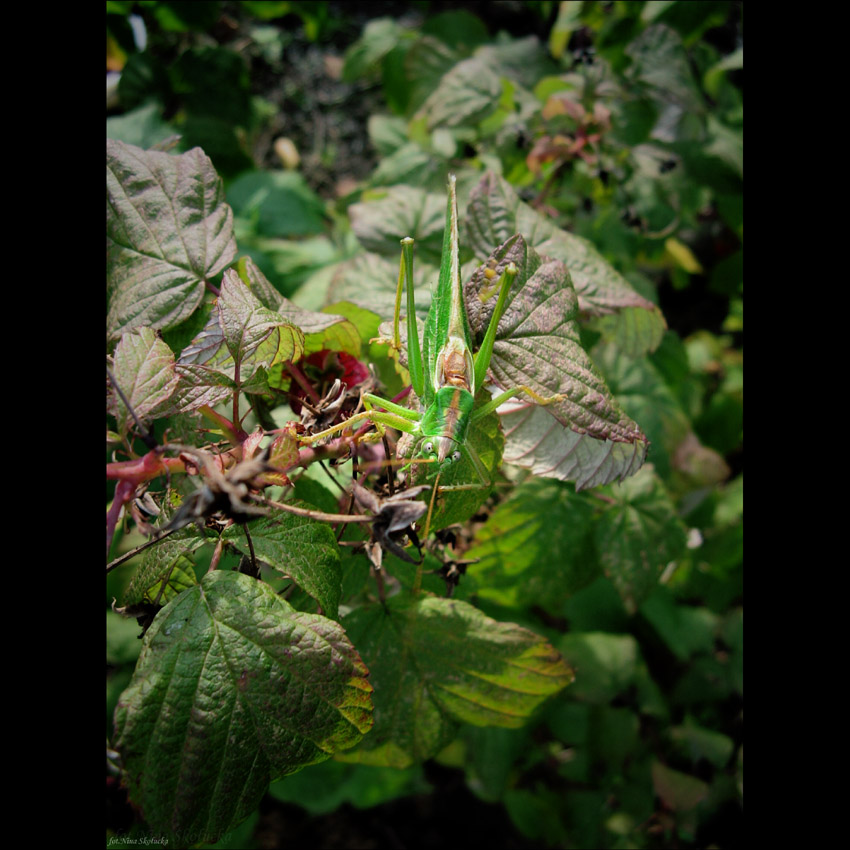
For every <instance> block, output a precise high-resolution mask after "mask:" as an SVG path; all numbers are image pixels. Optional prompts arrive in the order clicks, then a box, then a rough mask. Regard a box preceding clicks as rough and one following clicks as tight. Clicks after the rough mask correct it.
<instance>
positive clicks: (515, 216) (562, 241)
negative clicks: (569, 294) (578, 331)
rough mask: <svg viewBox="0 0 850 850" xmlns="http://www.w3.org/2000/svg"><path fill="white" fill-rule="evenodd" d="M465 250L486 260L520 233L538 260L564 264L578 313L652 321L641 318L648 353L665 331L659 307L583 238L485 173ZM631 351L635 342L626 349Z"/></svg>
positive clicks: (474, 198) (472, 203) (470, 213)
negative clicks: (634, 315)
mask: <svg viewBox="0 0 850 850" xmlns="http://www.w3.org/2000/svg"><path fill="white" fill-rule="evenodd" d="M465 224H466V234H467V239H468V240H469V241H468V246H467V247H469V248H471V249H472V250H474V251H475V254H476V257H478V258H484V257H488V256H489V255H490V253H491V252H492V251H493V250H494V249H495V248H496V247H497V246H499V245H502V244H503V243H504V242H505V241H507V240H508V239H509V238H510V237H511V236H513V235H514V234H515V233H521V234H522V235H523V237H524V238H525V239H526V241H527V242H528V244H529V246H530V247H532V248H535V249H536V250H537V251H538V252H539V253H540V254H541V255H543V256H546V257H551V258H553V259H556V260H561V261H562V262H563V263H565V264H566V266H567V268H568V269H569V272H570V276H571V278H572V282H573V286H574V287H575V290H576V293H577V295H578V306H579V310H580V311H581V313H582V314H587V315H591V316H594V315H595V316H604V315H607V314H609V313H614V312H619V311H623V310H630V309H639V310H643V311H647V312H648V313H649V315H650V317H651V321H649V322H648V321H647V320H646V318H644V317H641V318H639V319H638V320H637V321H638V322H640V323H641V326H645V327H643V330H642V336H643V339H644V345H646V350H649V348H650V347H651V346H652V345H653V344H655V345H657V344H658V342H659V341H660V331H663V328H664V327H665V323H664V317H663V316H662V315H661V312H660V311H659V310H658V308H657V307H656V306H655V305H654V304H653V303H652V302H650V301H647V300H646V299H645V298H643V297H642V296H641V295H639V294H638V293H637V292H635V290H634V289H633V287H632V286H631V284H629V282H628V281H627V280H626V279H625V278H624V277H623V276H622V275H621V274H620V273H619V272H618V271H616V269H614V267H613V266H611V265H610V263H608V261H607V260H605V259H604V258H603V257H602V255H601V254H600V253H599V252H598V251H597V250H596V248H595V247H594V246H593V244H592V243H590V242H589V241H588V240H587V239H584V238H582V237H581V236H576V235H575V234H573V233H568V232H567V231H565V230H561V229H560V228H558V227H556V226H555V225H554V224H553V223H552V222H551V220H549V219H548V218H546V217H544V216H542V215H541V214H540V213H538V212H537V211H536V210H534V209H532V208H531V207H530V206H528V205H527V204H525V203H523V202H522V201H521V200H520V199H519V196H518V195H517V194H516V192H515V191H514V189H513V187H512V186H511V185H510V184H509V183H508V182H507V181H506V180H504V179H503V178H501V177H497V176H496V175H495V174H493V173H492V172H487V173H486V174H485V175H484V177H483V178H482V179H481V182H480V183H479V184H478V186H477V187H476V188H475V189H473V190H472V193H471V195H470V200H469V207H468V209H467V213H466V218H465ZM630 348H631V349H633V348H634V343H633V342H632V343H631V344H630Z"/></svg>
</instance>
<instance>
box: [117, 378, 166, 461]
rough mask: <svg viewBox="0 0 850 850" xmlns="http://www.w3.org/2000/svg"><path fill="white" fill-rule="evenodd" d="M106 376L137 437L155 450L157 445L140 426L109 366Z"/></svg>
mask: <svg viewBox="0 0 850 850" xmlns="http://www.w3.org/2000/svg"><path fill="white" fill-rule="evenodd" d="M106 375H107V377H108V378H109V381H110V383H111V384H112V386H113V387H114V388H115V392H117V393H118V397H119V398H120V399H121V401H122V402H124V407H126V408H127V410H128V411H129V413H130V416H132V417H133V421H134V422H135V423H136V427H137V428H138V429H139V437H140V438H141V440H142V442H143V443H144V444H145V445H146V446H147V447H148V448H149V449H155V448H156V447H157V445H158V444H157V442H156V440H155V439H154V438H153V437H152V436H151V435H150V434H149V433H148V431H147V429H146V428H145V426H144V425H142V423H141V420H140V419H139V417H138V416H136V411H135V410H133V405H132V404H130V401H129V399H128V398H127V396H125V395H124V390H122V389H121V387H120V386H119V385H118V381H117V380H116V379H115V375H113V374H112V370H111V369H110V368H109V366H107V367H106Z"/></svg>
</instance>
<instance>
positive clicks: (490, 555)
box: [458, 480, 599, 613]
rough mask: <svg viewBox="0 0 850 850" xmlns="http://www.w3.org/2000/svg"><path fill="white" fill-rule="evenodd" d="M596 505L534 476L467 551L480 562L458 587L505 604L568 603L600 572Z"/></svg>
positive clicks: (550, 606)
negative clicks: (595, 545)
mask: <svg viewBox="0 0 850 850" xmlns="http://www.w3.org/2000/svg"><path fill="white" fill-rule="evenodd" d="M593 510H594V506H593V505H592V504H591V503H590V502H589V501H588V500H587V499H586V498H584V497H582V496H578V495H576V494H575V493H574V492H573V489H572V488H571V487H569V486H567V485H564V484H561V483H559V482H555V481H544V480H531V481H528V482H526V483H524V484H522V485H520V486H519V487H517V488H516V489H515V490H514V491H513V492H512V493H511V495H510V496H509V497H508V498H507V499H506V500H505V501H504V502H502V503H501V504H499V505H498V506H497V507H496V509H495V510H494V511H493V513H492V514H491V515H490V517H489V519H488V520H487V522H486V524H485V525H484V526H483V528H482V529H481V530H480V531H479V532H478V534H477V535H476V538H475V542H474V543H473V545H472V546H471V548H470V549H468V550H467V551H466V552H465V553H464V559H465V560H477V561H478V563H477V564H475V566H474V567H473V568H471V569H470V571H469V574H468V575H467V577H466V578H465V579H464V582H463V583H462V584H461V586H460V588H459V589H458V591H459V592H461V591H462V592H465V593H473V594H475V595H476V596H478V597H480V598H482V599H489V600H491V601H493V602H496V603H498V604H500V605H505V606H521V607H526V606H530V605H539V606H541V607H543V608H545V609H546V610H547V611H551V612H558V613H560V607H561V605H562V604H563V602H564V601H565V600H566V599H568V598H569V597H571V596H572V595H573V594H574V593H576V592H577V591H579V590H580V589H581V588H583V587H585V586H586V585H588V584H590V582H592V581H593V580H594V579H595V578H596V577H597V576H598V575H599V566H598V563H597V560H596V555H595V552H594V549H593V539H592V534H591V529H592V514H593Z"/></svg>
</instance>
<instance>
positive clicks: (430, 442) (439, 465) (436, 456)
mask: <svg viewBox="0 0 850 850" xmlns="http://www.w3.org/2000/svg"><path fill="white" fill-rule="evenodd" d="M416 455H417V457H418V458H419V459H420V460H422V461H425V462H426V463H432V464H434V466H435V467H436V469H435V470H434V472H443V471H444V470H447V469H449V468H451V467H452V466H456V465H457V464H458V463H460V461H461V459H462V458H463V455H462V454H461V451H460V443H458V442H457V441H456V440H453V439H452V438H451V437H425V438H424V439H423V440H422V441H421V442H420V443H419V447H418V449H417V451H416ZM431 474H433V473H431V472H429V476H430V475H431Z"/></svg>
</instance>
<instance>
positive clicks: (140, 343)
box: [109, 328, 179, 436]
mask: <svg viewBox="0 0 850 850" xmlns="http://www.w3.org/2000/svg"><path fill="white" fill-rule="evenodd" d="M113 374H114V376H115V380H116V381H117V382H118V386H119V387H121V391H122V392H123V393H124V395H125V396H126V398H127V400H128V401H129V402H130V404H131V405H132V407H133V410H134V411H135V413H136V416H138V417H139V419H141V420H144V418H145V417H146V416H147V415H148V414H149V413H150V412H151V411H153V410H154V409H155V408H157V407H158V406H159V405H162V404H164V403H165V402H166V401H167V400H168V398H169V397H170V396H171V394H172V393H173V392H174V390H175V388H176V387H177V383H178V380H179V378H178V375H177V373H176V372H175V370H174V354H173V352H172V351H171V349H170V348H169V347H168V346H167V345H166V344H165V343H164V342H163V341H162V340H161V339H159V337H157V335H156V333H155V331H153V330H152V329H151V328H139V329H138V330H136V331H132V332H131V333H125V334H122V335H121V339H120V340H119V342H118V345H117V346H116V347H115V355H114V368H113ZM109 409H110V412H111V413H112V414H113V415H114V416H115V420H116V423H117V428H118V432H119V433H120V434H121V435H122V436H123V435H124V434H126V433H127V429H128V428H129V427H130V425H131V424H132V420H131V417H130V412H129V411H128V410H127V407H126V406H125V404H124V402H123V401H121V398H120V397H119V396H118V394H117V392H115V391H114V390H112V391H111V392H110V404H109Z"/></svg>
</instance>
